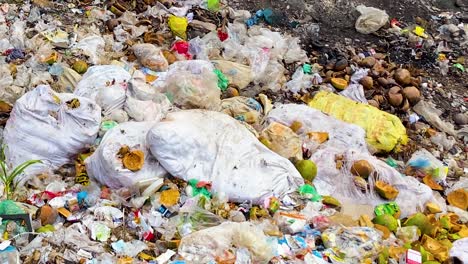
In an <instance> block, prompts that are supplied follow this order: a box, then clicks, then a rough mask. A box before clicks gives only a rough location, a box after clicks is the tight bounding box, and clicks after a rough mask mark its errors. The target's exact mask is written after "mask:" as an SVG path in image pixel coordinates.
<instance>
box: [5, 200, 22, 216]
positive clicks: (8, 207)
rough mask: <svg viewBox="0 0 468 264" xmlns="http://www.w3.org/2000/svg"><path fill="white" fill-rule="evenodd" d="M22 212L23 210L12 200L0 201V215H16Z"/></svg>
mask: <svg viewBox="0 0 468 264" xmlns="http://www.w3.org/2000/svg"><path fill="white" fill-rule="evenodd" d="M24 213H25V212H24V210H23V209H21V207H19V206H18V205H17V204H16V203H15V202H14V201H12V200H5V201H2V202H0V215H16V214H24Z"/></svg>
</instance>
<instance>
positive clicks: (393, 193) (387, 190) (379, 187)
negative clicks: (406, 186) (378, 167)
mask: <svg viewBox="0 0 468 264" xmlns="http://www.w3.org/2000/svg"><path fill="white" fill-rule="evenodd" d="M374 187H375V190H376V191H377V193H378V194H379V195H380V196H381V197H382V198H384V199H387V200H395V199H396V197H397V196H398V193H399V191H398V190H397V189H396V188H395V187H393V186H392V185H390V184H387V183H385V182H383V181H377V182H376V183H375V186H374Z"/></svg>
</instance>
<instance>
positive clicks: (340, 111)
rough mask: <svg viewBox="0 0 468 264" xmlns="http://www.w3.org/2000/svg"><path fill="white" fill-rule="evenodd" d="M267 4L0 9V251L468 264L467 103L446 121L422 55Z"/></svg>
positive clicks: (30, 255)
mask: <svg viewBox="0 0 468 264" xmlns="http://www.w3.org/2000/svg"><path fill="white" fill-rule="evenodd" d="M357 9H358V11H359V12H360V13H361V14H362V15H361V17H360V18H359V19H358V21H356V30H357V31H358V32H360V33H363V34H369V33H373V32H376V31H377V30H379V29H380V28H381V27H382V26H384V25H385V24H386V23H387V22H388V20H389V16H388V15H387V14H386V13H385V12H383V11H382V10H378V9H375V8H370V7H364V6H359V7H358V8H357ZM275 14H276V13H274V12H272V10H271V9H264V10H259V11H258V12H256V13H253V14H251V13H250V12H249V11H246V10H235V9H233V8H231V7H229V6H227V5H226V3H222V2H220V1H218V0H199V1H197V0H194V1H162V0H161V1H155V0H147V1H146V0H145V1H131V2H129V1H112V2H111V3H101V2H100V1H68V2H63V1H57V2H55V1H47V0H34V1H31V3H30V2H29V1H27V2H25V3H23V4H21V5H18V4H8V3H4V4H1V5H0V36H1V40H0V52H1V56H0V72H1V75H0V142H1V143H2V148H1V153H0V166H1V170H0V180H1V182H2V184H1V186H2V188H1V189H2V192H1V193H2V200H1V201H0V220H1V223H0V233H1V243H0V260H1V262H2V263H20V262H21V263H63V262H65V263H93V264H94V263H121V264H124V263H158V264H161V263H173V264H181V263H236V264H240V263H308V264H315V263H379V264H380V263H408V264H409V263H420V264H423V263H425V264H435V263H449V261H455V260H459V261H462V262H467V263H468V250H467V248H468V211H467V209H468V163H467V160H468V159H467V156H468V149H467V148H466V144H467V141H468V130H467V129H468V126H467V123H468V122H464V121H466V119H468V118H467V116H466V107H465V105H464V104H463V105H461V106H460V107H461V108H460V111H461V112H460V113H459V119H460V120H461V122H458V121H457V122H456V126H454V125H452V124H451V123H450V122H448V121H446V116H442V113H441V111H440V110H438V109H437V108H436V106H434V105H433V104H432V102H431V101H430V100H429V99H427V98H425V96H424V95H425V93H424V92H425V89H426V88H427V87H428V86H429V85H432V84H428V83H429V81H428V79H427V78H426V75H425V74H424V73H423V72H421V71H420V70H418V69H415V68H412V67H409V66H408V65H403V64H401V63H399V62H395V61H392V59H391V58H390V56H388V55H387V54H385V53H379V52H366V51H364V50H356V49H354V50H350V51H349V52H347V53H343V52H338V50H332V49H330V50H328V51H306V50H304V49H303V48H302V46H301V43H300V38H299V37H296V36H293V35H291V34H288V33H282V32H278V31H275V30H274V29H275V28H274V27H272V26H277V25H280V24H282V23H280V22H281V21H280V18H279V17H278V16H277V15H275ZM283 22H284V21H283ZM391 25H392V27H393V28H395V25H396V24H395V23H394V22H392V24H391ZM447 27H451V26H450V25H448V26H447ZM466 27H468V24H466V23H465V24H463V23H462V24H461V25H458V26H457V28H460V29H461V28H466ZM447 30H449V29H447ZM461 31H462V30H460V31H457V32H459V35H457V37H459V39H467V38H468V37H467V35H466V33H465V31H463V32H461ZM444 32H445V31H444ZM450 32H452V31H450ZM400 33H401V32H400V31H399V33H398V34H400ZM462 33H464V35H462ZM401 34H403V33H401ZM409 34H410V36H411V34H416V35H418V36H419V37H421V38H424V35H421V34H424V30H422V33H421V29H419V28H417V27H416V28H415V29H414V31H413V33H409ZM464 43H466V42H461V41H460V42H459V45H460V46H462V47H463V45H465V44H464ZM437 52H439V58H440V52H441V51H440V50H439V51H437ZM450 63H454V61H453V60H451V62H450ZM463 63H464V62H462V63H459V64H460V65H461V64H463ZM452 67H456V66H454V65H452ZM457 67H458V66H457ZM458 68H459V69H460V67H458Z"/></svg>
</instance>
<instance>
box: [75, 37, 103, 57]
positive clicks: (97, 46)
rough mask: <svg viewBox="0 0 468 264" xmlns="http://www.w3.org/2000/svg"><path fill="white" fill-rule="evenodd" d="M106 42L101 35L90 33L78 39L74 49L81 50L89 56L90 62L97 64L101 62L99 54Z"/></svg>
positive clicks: (101, 52)
mask: <svg viewBox="0 0 468 264" xmlns="http://www.w3.org/2000/svg"><path fill="white" fill-rule="evenodd" d="M105 45H106V43H105V42H104V39H103V38H102V37H101V36H98V35H91V36H88V37H86V38H83V39H82V40H80V41H79V42H78V43H76V45H74V47H73V48H74V49H79V50H82V52H83V54H84V55H86V56H88V57H89V62H90V63H92V64H99V63H100V62H101V60H100V56H101V55H102V54H103V53H104V46H105Z"/></svg>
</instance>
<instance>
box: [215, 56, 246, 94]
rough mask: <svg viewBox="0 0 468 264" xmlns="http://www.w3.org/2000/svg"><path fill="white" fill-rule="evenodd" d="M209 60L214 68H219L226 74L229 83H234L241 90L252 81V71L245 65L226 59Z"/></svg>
mask: <svg viewBox="0 0 468 264" xmlns="http://www.w3.org/2000/svg"><path fill="white" fill-rule="evenodd" d="M211 62H212V63H213V64H214V66H215V67H216V69H219V70H220V71H222V72H223V73H224V75H226V77H227V78H228V80H229V83H231V84H234V85H236V86H237V87H239V89H241V90H242V89H245V88H246V87H247V86H248V85H249V84H250V83H251V82H252V81H253V75H252V71H251V69H250V67H249V66H247V65H243V64H240V63H236V62H232V61H226V60H214V61H211Z"/></svg>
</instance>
